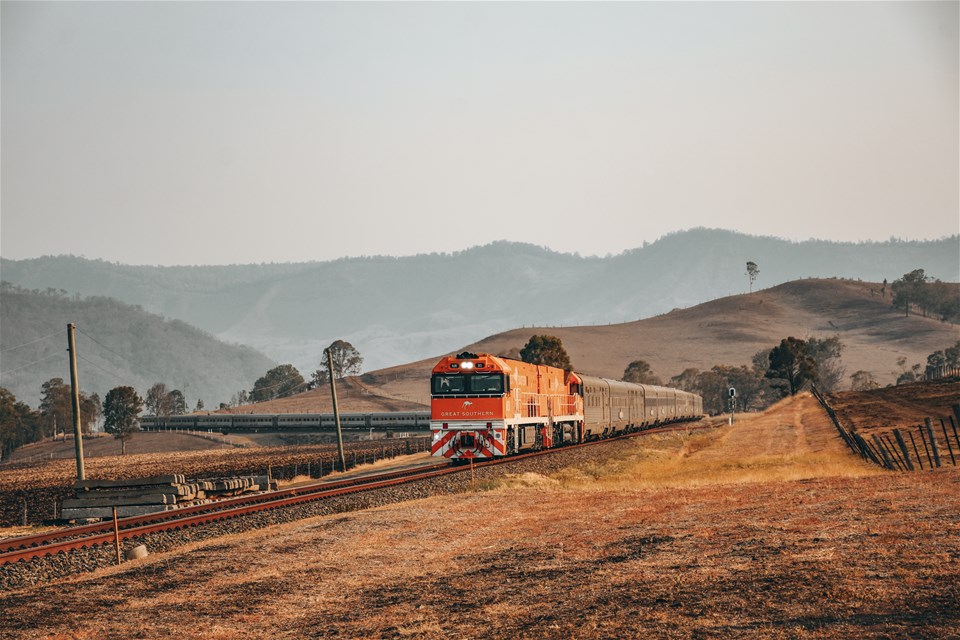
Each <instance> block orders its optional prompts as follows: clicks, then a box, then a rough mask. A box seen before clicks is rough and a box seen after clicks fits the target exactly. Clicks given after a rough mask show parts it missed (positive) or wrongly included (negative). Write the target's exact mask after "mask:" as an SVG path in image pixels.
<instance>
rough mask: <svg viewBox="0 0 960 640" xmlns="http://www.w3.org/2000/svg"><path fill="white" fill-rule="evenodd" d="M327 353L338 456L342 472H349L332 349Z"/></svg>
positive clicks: (327, 349) (327, 350) (328, 349)
mask: <svg viewBox="0 0 960 640" xmlns="http://www.w3.org/2000/svg"><path fill="white" fill-rule="evenodd" d="M325 351H326V353H327V371H328V372H329V373H330V395H331V396H332V397H333V422H334V423H335V424H336V425H337V454H338V455H339V456H340V471H346V470H347V460H346V458H344V457H343V431H341V430H340V409H339V408H338V407H337V383H336V382H335V381H334V378H335V377H336V376H334V375H333V354H331V353H330V347H327V348H326V349H325Z"/></svg>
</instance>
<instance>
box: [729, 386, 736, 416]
mask: <svg viewBox="0 0 960 640" xmlns="http://www.w3.org/2000/svg"><path fill="white" fill-rule="evenodd" d="M727 393H729V394H730V424H731V425H732V424H733V413H734V411H735V410H736V408H737V390H736V389H734V388H733V387H730V390H729V391H728V392H727Z"/></svg>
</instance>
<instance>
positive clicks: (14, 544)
mask: <svg viewBox="0 0 960 640" xmlns="http://www.w3.org/2000/svg"><path fill="white" fill-rule="evenodd" d="M679 428H688V427H686V426H685V425H676V424H674V425H670V426H664V427H655V428H653V429H646V430H643V431H636V432H632V433H627V434H622V435H619V436H615V437H612V438H605V439H601V440H593V441H589V442H583V443H579V444H575V445H567V446H561V447H553V448H550V449H542V450H539V451H532V452H529V453H523V454H519V455H514V456H510V457H506V458H495V459H492V460H484V461H482V462H475V463H474V464H473V467H474V468H482V467H488V466H492V465H499V464H509V463H512V462H517V461H520V460H526V459H528V458H533V457H536V456H542V455H550V454H552V453H558V452H561V451H569V450H571V449H575V448H578V447H588V446H593V445H598V444H604V443H608V442H614V441H616V440H622V439H625V438H633V437H637V436H641V435H650V434H654V433H661V432H666V431H673V430H676V429H679ZM469 469H470V467H469V466H467V465H465V464H459V465H450V464H449V463H441V464H438V465H431V466H429V467H426V468H423V467H418V468H415V469H405V470H400V471H392V472H387V473H382V474H375V475H366V476H362V477H359V478H347V479H343V480H337V481H332V482H330V481H328V482H317V483H313V484H309V485H303V486H300V487H293V488H290V489H282V490H280V491H272V492H268V493H259V494H255V495H252V496H241V497H236V498H227V499H223V500H217V501H215V502H210V503H206V504H202V505H196V506H192V507H184V508H182V509H176V510H173V511H163V512H158V513H154V514H148V515H144V516H133V517H128V518H121V519H119V520H118V525H119V532H114V530H113V521H104V522H98V523H93V524H88V525H81V526H78V527H71V528H69V529H62V530H59V531H53V532H47V533H41V534H37V535H32V536H22V537H19V538H11V539H8V540H6V541H4V542H3V543H0V545H2V547H0V549H4V550H3V551H2V552H0V566H3V565H6V564H11V563H15V562H22V561H28V560H32V559H34V558H40V557H44V556H48V555H55V554H59V553H67V552H69V551H73V550H77V549H86V548H91V547H94V546H98V545H102V544H109V543H112V542H114V540H115V539H116V537H117V536H119V538H120V539H121V540H127V539H130V538H139V537H142V536H144V535H147V534H150V533H157V532H161V531H169V530H176V529H183V528H186V527H192V526H198V525H203V524H208V523H211V522H216V521H219V520H228V519H231V518H237V517H240V516H243V515H247V514H251V513H256V512H258V511H267V510H270V509H279V508H282V507H287V506H292V505H295V504H300V503H303V502H310V501H315V500H323V499H328V498H334V497H338V496H342V495H348V494H351V493H359V492H362V491H371V490H375V489H382V488H386V487H391V486H396V485H399V484H405V483H408V482H415V481H418V480H426V479H430V478H436V477H441V476H445V475H449V474H453V473H463V472H465V471H469Z"/></svg>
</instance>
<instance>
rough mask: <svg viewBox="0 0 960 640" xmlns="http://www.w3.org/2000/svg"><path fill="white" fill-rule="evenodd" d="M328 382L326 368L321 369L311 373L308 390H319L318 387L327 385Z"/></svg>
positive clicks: (328, 377)
mask: <svg viewBox="0 0 960 640" xmlns="http://www.w3.org/2000/svg"><path fill="white" fill-rule="evenodd" d="M328 382H330V374H329V373H327V368H326V367H323V368H321V369H317V370H316V371H314V372H313V373H311V374H310V388H311V389H317V388H319V387H322V386H324V385H325V384H327V383H328Z"/></svg>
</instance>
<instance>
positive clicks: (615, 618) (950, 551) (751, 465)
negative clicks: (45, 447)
mask: <svg viewBox="0 0 960 640" xmlns="http://www.w3.org/2000/svg"><path fill="white" fill-rule="evenodd" d="M948 392H949V391H948ZM918 396H919V394H918ZM918 396H916V397H918ZM936 397H938V398H939V397H941V396H939V395H937V396H936ZM851 411H855V409H854V408H852V409H851ZM717 422H718V423H719V421H717ZM835 434H836V431H835V429H834V427H833V426H832V424H831V423H830V421H829V419H827V417H826V415H825V414H824V413H823V411H822V410H820V408H819V406H818V404H817V403H816V401H815V400H814V399H813V398H812V397H810V396H809V395H802V396H798V397H795V398H791V399H788V400H786V401H784V402H782V403H780V404H778V405H776V406H775V407H773V408H771V409H770V410H769V411H767V412H765V413H763V414H756V415H747V416H743V417H741V418H740V419H739V420H738V421H737V422H736V423H735V424H734V425H732V426H727V425H724V424H722V423H721V424H718V426H717V428H715V429H713V430H708V431H706V432H700V431H697V432H694V431H691V432H689V433H684V432H676V433H671V434H663V435H651V436H645V437H640V438H636V439H634V440H632V441H630V442H631V443H632V446H627V447H617V448H615V449H612V450H613V451H616V452H617V453H614V454H612V455H611V457H609V458H608V459H605V460H601V461H594V462H591V463H584V464H580V465H576V466H573V467H568V468H565V469H563V470H561V471H559V472H557V473H551V474H548V475H539V474H533V473H526V474H522V475H516V476H514V477H510V478H508V479H507V480H505V481H501V482H499V483H497V484H496V485H494V486H490V487H486V489H487V490H484V491H481V492H476V493H475V492H467V493H461V494H454V495H446V496H442V497H437V498H430V499H426V500H419V501H414V502H409V503H404V504H395V505H390V506H385V507H380V508H377V509H372V510H368V511H360V512H354V513H350V514H346V515H345V514H340V515H336V516H325V517H316V518H311V519H307V520H302V521H299V522H294V523H289V524H285V525H279V526H276V527H271V528H268V529H263V530H258V531H251V532H247V533H242V534H235V535H231V536H227V537H224V538H220V539H217V540H215V541H206V542H201V543H196V544H194V545H192V546H190V547H186V548H181V549H178V550H175V551H171V552H165V553H158V554H155V555H152V556H150V557H148V558H146V559H144V560H140V561H135V562H131V563H127V564H124V565H122V566H120V567H114V568H110V569H103V570H99V571H97V572H96V573H93V574H88V575H84V576H78V577H74V578H69V579H62V580H58V581H55V582H53V583H52V584H49V585H47V586H45V587H37V588H28V589H22V590H18V591H13V592H10V593H6V594H2V595H0V610H2V611H3V618H4V624H3V625H0V637H11V638H13V637H16V638H77V639H86V638H129V637H143V638H163V637H185V638H214V639H216V638H236V637H249V638H319V637H347V638H358V637H382V638H396V637H415V638H447V637H467V638H481V637H482V638H486V637H493V638H516V637H521V638H522V637H536V638H543V637H546V638H635V637H671V638H729V637H747V638H892V637H911V638H950V637H958V634H960V632H958V630H960V605H958V603H960V472H958V471H957V469H956V468H955V467H949V466H948V467H945V468H942V469H939V470H936V471H932V472H931V471H927V472H924V473H911V474H907V473H891V472H886V471H882V470H880V469H879V468H877V467H875V466H872V465H869V464H867V463H864V462H863V461H861V460H860V459H858V458H855V457H853V456H852V455H851V454H849V453H848V452H847V450H846V449H845V448H844V445H843V444H842V441H841V440H840V439H839V437H838V436H836V435H835Z"/></svg>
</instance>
